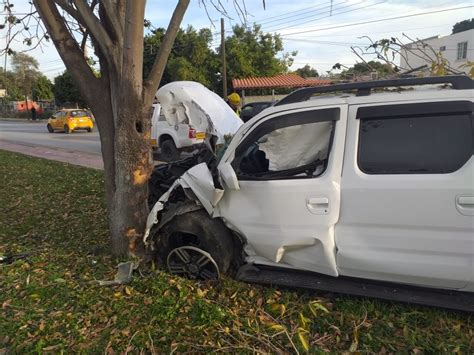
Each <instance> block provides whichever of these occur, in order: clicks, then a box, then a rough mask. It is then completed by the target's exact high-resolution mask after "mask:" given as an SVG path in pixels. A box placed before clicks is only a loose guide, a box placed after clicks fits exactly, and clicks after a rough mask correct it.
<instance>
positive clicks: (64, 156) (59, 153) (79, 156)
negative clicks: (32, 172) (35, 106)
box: [0, 140, 104, 170]
mask: <svg viewBox="0 0 474 355" xmlns="http://www.w3.org/2000/svg"><path fill="white" fill-rule="evenodd" d="M0 149H3V150H8V151H10V152H16V153H20V154H25V155H31V156H33V157H38V158H43V159H50V160H57V161H61V162H63V163H69V164H74V165H80V166H84V167H86V168H93V169H100V170H102V169H104V163H103V161H102V156H101V155H97V154H91V153H84V152H77V151H70V150H66V149H60V148H51V147H45V146H39V145H34V144H31V145H30V144H25V143H13V142H8V141H5V140H0Z"/></svg>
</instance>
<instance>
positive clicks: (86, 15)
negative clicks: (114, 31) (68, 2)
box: [73, 0, 116, 66]
mask: <svg viewBox="0 0 474 355" xmlns="http://www.w3.org/2000/svg"><path fill="white" fill-rule="evenodd" d="M73 1H74V4H75V5H76V8H77V11H78V12H79V14H80V16H81V17H82V18H83V20H84V27H86V28H87V29H88V31H89V33H90V35H91V36H92V37H94V38H95V43H97V44H98V45H99V46H100V47H99V48H100V50H101V51H102V52H103V53H104V55H105V56H106V57H107V58H108V60H109V61H110V64H114V66H115V65H116V58H115V55H114V54H115V51H114V47H115V46H114V43H113V42H112V40H111V38H110V36H109V34H108V33H107V32H106V31H105V29H104V27H102V24H101V23H100V21H99V19H98V18H97V17H96V16H95V15H94V12H93V11H92V9H91V8H90V7H89V5H88V4H87V2H86V1H84V0H73Z"/></svg>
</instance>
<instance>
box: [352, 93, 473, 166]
mask: <svg viewBox="0 0 474 355" xmlns="http://www.w3.org/2000/svg"><path fill="white" fill-rule="evenodd" d="M463 103H465V102H463ZM439 104H443V103H436V106H439ZM426 105H427V104H423V106H426ZM446 105H447V106H449V107H450V109H451V112H446V111H447V110H446V109H444V110H443V109H442V107H441V106H439V108H436V109H435V110H433V109H427V110H425V111H423V108H422V109H421V110H420V106H419V105H418V106H417V107H414V106H415V105H397V106H398V107H396V106H391V107H389V106H386V107H380V106H379V107H376V108H375V107H374V112H375V111H376V112H377V114H371V112H370V108H362V113H361V114H360V113H359V112H358V118H360V119H361V122H360V129H359V149H358V158H357V162H358V165H359V168H360V169H361V170H362V171H363V172H365V173H367V174H443V173H452V172H454V171H456V170H458V169H459V168H461V167H462V166H463V165H464V164H465V163H466V162H467V161H468V160H469V159H470V157H471V156H472V154H473V146H474V144H473V119H472V104H471V105H466V104H463V105H460V106H458V109H456V108H454V110H453V103H446V104H445V106H444V107H445V108H446ZM403 106H406V107H408V106H410V107H408V110H404V109H403ZM395 107H396V108H395ZM432 107H433V106H432ZM432 107H431V108H432ZM459 107H462V108H459ZM466 107H468V109H469V110H470V112H469V111H467V110H466ZM394 108H395V109H394ZM412 108H416V109H413V110H410V109H412ZM359 110H361V109H359ZM410 111H412V112H414V114H410ZM433 111H436V112H433ZM443 111H444V112H443ZM462 111H464V112H462ZM381 112H386V113H387V114H386V117H380V113H381ZM424 112H425V113H424ZM371 116H372V117H371ZM373 116H379V117H373Z"/></svg>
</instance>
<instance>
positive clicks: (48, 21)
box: [33, 0, 99, 102]
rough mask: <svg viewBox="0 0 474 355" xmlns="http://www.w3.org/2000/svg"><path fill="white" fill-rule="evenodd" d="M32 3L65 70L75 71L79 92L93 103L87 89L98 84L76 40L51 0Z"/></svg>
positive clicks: (73, 72) (72, 72) (74, 75)
mask: <svg viewBox="0 0 474 355" xmlns="http://www.w3.org/2000/svg"><path fill="white" fill-rule="evenodd" d="M33 3H34V5H35V7H36V9H37V10H38V13H39V15H40V17H41V19H42V20H43V23H44V25H45V27H46V29H47V31H48V33H49V34H50V36H51V39H52V40H53V42H54V44H55V46H56V48H57V50H58V53H59V55H60V56H61V59H62V60H63V62H64V64H65V65H66V67H67V68H74V69H75V70H71V75H72V76H73V77H74V79H75V80H76V82H77V84H78V85H79V87H80V89H81V92H82V93H83V94H84V96H86V98H87V99H88V102H95V101H96V100H97V98H94V97H93V95H92V94H91V91H90V90H89V89H90V87H92V86H94V85H95V86H97V85H99V82H98V80H97V78H96V77H95V75H94V73H93V72H92V70H91V68H90V67H89V65H88V64H87V62H86V60H85V58H84V56H83V52H82V51H81V49H80V48H79V45H78V44H77V42H76V40H75V39H74V38H73V37H72V34H71V33H70V32H69V30H68V29H67V28H66V25H65V23H64V19H63V17H62V16H61V14H60V13H59V11H58V9H57V7H56V4H55V2H54V1H53V0H33ZM87 96H89V97H87Z"/></svg>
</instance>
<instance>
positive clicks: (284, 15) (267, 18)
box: [253, 1, 331, 22]
mask: <svg viewBox="0 0 474 355" xmlns="http://www.w3.org/2000/svg"><path fill="white" fill-rule="evenodd" d="M327 2H328V3H331V1H327ZM329 6H330V5H329ZM319 7H320V5H315V6H309V7H304V8H301V9H300V10H295V11H290V12H286V13H284V14H281V15H275V16H270V17H266V18H265V21H266V20H270V19H274V18H279V17H287V15H289V14H295V13H297V12H307V11H308V10H309V9H314V8H319ZM253 22H255V21H253ZM257 22H258V21H257Z"/></svg>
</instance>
